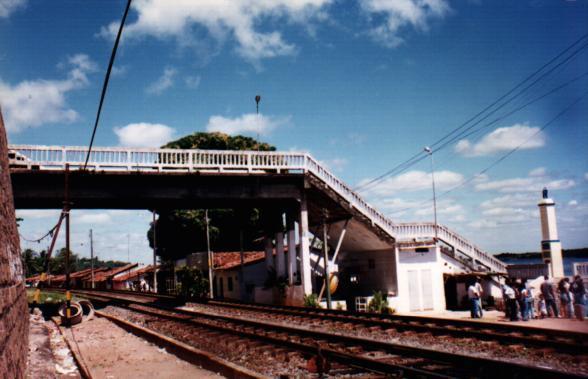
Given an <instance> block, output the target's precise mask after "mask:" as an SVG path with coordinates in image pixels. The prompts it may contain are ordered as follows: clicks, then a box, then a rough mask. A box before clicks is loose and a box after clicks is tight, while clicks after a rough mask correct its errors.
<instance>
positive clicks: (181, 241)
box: [147, 132, 276, 260]
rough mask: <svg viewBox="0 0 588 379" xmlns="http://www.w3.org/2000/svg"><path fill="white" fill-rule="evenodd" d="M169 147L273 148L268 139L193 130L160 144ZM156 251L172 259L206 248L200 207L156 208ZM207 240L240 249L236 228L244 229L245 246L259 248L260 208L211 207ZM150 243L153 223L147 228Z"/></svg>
mask: <svg viewBox="0 0 588 379" xmlns="http://www.w3.org/2000/svg"><path fill="white" fill-rule="evenodd" d="M163 148H171V149H204V150H260V151H274V150H276V148H275V147H274V146H271V145H269V144H267V143H259V142H258V141H256V140H255V139H253V138H250V137H245V136H229V135H227V134H224V133H202V132H198V133H194V134H190V135H188V136H185V137H182V138H180V139H177V140H175V141H171V142H169V143H167V144H165V145H164V146H163ZM158 213H159V220H158V222H157V251H156V254H157V255H158V256H160V257H161V258H162V259H164V260H168V259H169V260H175V259H180V258H183V257H185V256H186V255H188V254H191V253H194V252H197V251H206V249H207V246H206V220H205V217H204V210H203V209H195V210H167V211H158ZM208 217H209V219H210V227H209V229H210V244H211V248H212V249H213V250H215V251H237V250H239V247H240V246H239V232H240V229H243V233H244V235H243V242H244V248H245V250H256V249H260V248H261V246H260V242H257V243H254V242H252V241H254V240H255V239H257V238H258V237H259V236H260V235H261V231H262V229H263V228H262V226H261V225H260V212H259V210H258V209H249V210H240V211H236V210H232V209H210V210H209V211H208ZM147 238H148V240H149V244H150V246H151V247H153V225H152V226H151V228H150V229H149V231H148V232H147Z"/></svg>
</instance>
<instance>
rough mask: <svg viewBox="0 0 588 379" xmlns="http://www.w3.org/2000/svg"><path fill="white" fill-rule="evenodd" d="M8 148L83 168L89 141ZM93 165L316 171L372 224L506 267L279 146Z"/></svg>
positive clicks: (133, 152) (94, 161) (42, 161)
mask: <svg viewBox="0 0 588 379" xmlns="http://www.w3.org/2000/svg"><path fill="white" fill-rule="evenodd" d="M9 150H10V151H12V152H14V153H15V154H16V155H17V160H16V161H15V165H21V166H23V165H24V166H26V167H28V168H30V167H31V166H37V167H39V168H40V169H49V170H50V169H64V168H65V164H66V163H68V164H69V165H70V167H71V169H73V170H75V169H81V168H82V166H83V164H84V160H85V156H86V153H87V151H88V148H87V147H84V146H67V147H66V146H37V145H10V146H9ZM88 167H90V168H93V169H95V170H98V169H100V170H120V169H124V170H129V171H132V170H142V171H166V170H173V171H188V172H193V171H197V170H216V171H219V172H223V171H227V172H231V171H233V172H234V171H235V170H243V171H247V172H253V171H255V172H259V171H262V172H263V171H265V170H272V171H273V170H277V171H278V172H280V171H281V170H289V171H293V170H296V171H302V172H305V173H311V174H313V175H314V176H316V177H317V178H318V179H320V180H321V181H323V182H324V183H325V184H327V185H328V186H329V187H331V188H332V189H333V190H335V192H336V193H338V194H339V195H340V196H341V197H342V198H343V199H345V201H347V202H348V203H349V204H350V205H351V207H353V208H355V209H357V210H359V211H360V212H361V213H363V214H364V215H366V216H368V218H369V219H370V220H371V221H372V223H373V224H374V225H376V226H378V227H379V228H381V229H382V230H384V231H385V232H386V233H388V234H389V235H391V236H392V237H394V238H395V239H399V240H402V239H410V238H422V237H428V238H432V237H433V236H435V235H437V236H438V238H439V239H441V240H443V241H445V242H446V243H448V244H450V245H452V246H453V247H454V248H456V249H459V250H460V251H462V252H463V253H464V254H466V255H468V256H470V257H471V258H473V259H477V260H478V261H480V262H481V263H482V264H484V265H487V266H488V267H489V268H490V269H491V270H492V271H496V272H506V265H505V264H504V263H503V262H501V261H499V260H498V259H496V258H494V257H492V256H491V255H489V254H487V253H485V252H484V251H482V250H481V249H480V248H478V247H477V246H476V245H474V244H472V243H470V242H469V241H468V240H466V239H465V238H464V237H462V236H460V235H459V234H458V233H456V232H454V231H452V230H450V229H449V228H447V227H446V226H443V225H438V226H437V227H436V228H437V230H436V231H437V233H435V225H434V224H432V223H410V224H395V223H394V222H392V220H390V219H389V218H388V217H386V216H385V215H384V214H382V213H380V212H379V211H378V210H377V209H376V208H375V207H373V206H372V205H370V204H369V203H368V202H367V201H365V200H364V199H363V198H362V197H361V196H359V195H358V194H357V193H356V192H355V191H353V190H352V189H351V188H350V187H349V186H348V185H347V184H345V183H344V182H343V181H342V180H340V179H339V178H337V177H336V176H335V175H334V174H332V173H331V172H330V171H329V170H328V169H326V168H325V167H324V166H323V165H322V164H321V163H320V162H318V161H317V160H316V159H314V158H313V157H312V156H311V155H310V154H308V153H299V152H279V151H236V150H182V149H156V148H126V147H94V148H93V149H92V153H91V154H90V159H89V161H88Z"/></svg>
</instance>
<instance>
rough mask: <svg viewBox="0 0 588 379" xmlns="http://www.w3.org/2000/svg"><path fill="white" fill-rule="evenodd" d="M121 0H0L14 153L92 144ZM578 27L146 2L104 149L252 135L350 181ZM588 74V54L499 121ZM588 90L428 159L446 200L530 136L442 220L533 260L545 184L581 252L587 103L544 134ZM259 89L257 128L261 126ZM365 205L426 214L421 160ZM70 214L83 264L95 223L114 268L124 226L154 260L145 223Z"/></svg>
mask: <svg viewBox="0 0 588 379" xmlns="http://www.w3.org/2000/svg"><path fill="white" fill-rule="evenodd" d="M124 3H125V2H124V1H90V0H88V1H85V2H83V3H80V2H78V1H52V2H43V1H32V0H28V1H27V0H0V46H2V48H1V49H0V104H1V105H2V108H3V113H4V117H5V121H6V124H7V127H8V130H9V141H10V143H14V144H47V145H55V144H59V145H87V144H88V142H89V138H90V132H91V130H90V128H91V125H92V124H93V118H94V116H95V112H96V108H97V103H98V99H99V94H100V90H101V85H102V80H103V77H104V72H105V69H106V64H107V62H108V59H109V57H110V51H111V48H112V43H113V34H112V31H113V28H114V30H116V26H117V23H118V22H119V20H120V17H121V16H122V12H123V8H124V5H125V4H124ZM183 3H185V4H183ZM182 4H183V5H182ZM586 19H588V3H587V2H586V1H540V0H533V1H516V2H513V1H499V0H493V1H487V0H479V1H449V0H349V1H337V0H296V1H285V0H276V1H246V0H239V1H237V0H233V1H223V0H214V1H198V2H196V1H194V2H174V1H163V0H160V1H155V0H149V1H147V0H142V1H141V0H135V1H134V2H133V8H132V10H131V13H130V14H129V18H128V20H127V24H126V27H125V28H126V29H125V32H124V33H123V40H122V43H121V46H120V49H119V52H118V55H117V59H116V63H115V71H114V74H113V76H112V77H111V81H110V86H109V91H108V95H107V99H106V103H105V107H104V109H103V113H102V119H101V124H100V128H99V130H98V134H97V139H96V145H98V146H112V145H126V146H158V145H160V144H163V143H165V142H166V141H167V140H169V139H171V138H175V137H180V136H183V135H186V134H189V133H192V132H194V131H205V130H221V131H225V132H229V133H233V134H238V133H241V134H246V135H250V136H255V135H256V133H257V131H259V132H260V133H261V134H262V138H263V139H264V140H266V141H268V142H270V143H272V144H274V145H276V146H277V147H278V149H280V150H301V151H309V152H310V153H311V154H312V155H313V156H315V157H316V158H318V159H319V160H321V161H323V162H324V163H325V164H326V165H328V166H329V167H330V168H331V169H332V171H333V172H334V173H335V174H336V175H338V176H339V177H341V178H342V179H343V180H345V181H346V182H348V183H350V184H351V185H352V186H357V185H359V184H361V183H365V182H367V181H368V180H370V179H372V178H374V177H377V176H378V175H380V174H382V173H384V172H386V171H387V170H389V169H391V168H392V167H394V166H396V165H397V164H398V163H401V162H403V161H405V160H406V159H408V158H410V157H411V156H412V155H413V154H416V153H418V152H420V151H422V149H423V147H424V146H427V145H429V144H432V143H433V142H434V141H436V140H437V139H439V138H441V137H443V136H444V135H445V134H446V133H449V132H450V131H451V130H453V129H454V128H455V127H457V126H459V125H460V124H461V123H463V122H465V121H466V120H467V119H469V118H470V117H472V116H473V115H475V114H476V113H477V112H479V111H480V110H482V109H483V108H484V107H485V106H487V105H488V104H490V103H491V102H492V101H494V100H495V99H496V98H498V97H499V96H501V95H502V94H504V93H505V92H507V91H508V90H509V89H510V88H512V87H513V86H514V85H515V84H516V83H518V82H520V81H521V80H522V79H523V78H525V77H526V76H527V75H529V74H530V73H532V72H533V71H535V70H536V69H538V68H539V67H540V66H541V65H543V64H544V63H546V62H547V61H548V60H549V59H551V58H552V57H554V56H555V55H556V54H558V53H559V52H561V51H562V50H563V49H564V48H566V47H567V46H569V45H570V44H572V43H573V42H574V41H576V40H577V39H578V38H580V37H581V36H583V35H584V34H586V33H588V23H586V21H585V20H586ZM584 42H586V41H584ZM586 71H588V48H585V49H582V50H580V51H579V52H578V54H577V55H576V56H575V57H574V58H573V59H571V60H570V61H569V62H568V63H567V64H565V65H563V66H562V67H560V68H559V69H557V70H556V71H554V73H553V74H551V75H549V76H547V77H545V79H544V80H541V81H540V82H539V83H537V85H536V86H534V87H532V88H531V89H530V90H529V91H528V92H526V93H525V95H524V97H523V99H522V100H519V102H518V103H514V105H509V107H506V108H505V109H504V110H503V111H501V112H498V113H497V115H500V114H502V113H504V112H506V111H507V110H509V109H511V108H513V107H514V106H516V104H521V103H522V102H524V100H526V99H527V100H528V99H532V98H533V97H536V96H539V95H541V94H543V93H545V92H547V91H549V90H550V89H552V88H554V87H557V86H558V85H560V84H563V83H566V82H567V81H570V80H571V79H573V78H575V77H578V76H580V75H582V74H584V73H585V72H586ZM586 88H588V78H587V77H586V76H584V77H582V78H581V79H578V80H576V81H575V82H573V83H571V84H569V85H568V86H566V87H565V88H562V89H561V90H559V91H557V92H556V93H554V94H552V95H550V96H548V97H546V98H545V99H543V100H541V101H538V102H536V103H534V104H532V105H530V106H529V107H527V108H525V109H523V110H521V111H518V112H515V113H514V114H512V115H511V116H509V117H505V118H504V119H502V120H500V121H499V122H497V123H495V124H492V125H489V126H488V127H487V128H484V129H483V130H481V131H480V132H479V133H477V134H474V135H472V136H469V137H467V138H465V140H467V141H455V142H456V143H453V144H451V145H449V146H447V147H446V148H445V149H443V150H439V151H435V152H434V157H435V160H436V171H437V174H436V179H437V182H438V183H437V184H438V189H439V193H443V192H445V191H446V190H448V189H450V188H453V187H455V186H458V185H460V184H461V183H463V182H464V180H467V179H468V178H470V177H471V175H474V174H476V173H478V172H480V171H481V170H483V169H484V168H486V167H487V166H489V165H490V164H491V163H492V162H494V161H495V160H496V159H498V158H499V157H500V156H502V155H503V154H505V153H506V152H508V151H509V150H510V149H512V148H513V147H515V146H518V145H520V144H522V143H524V145H522V147H521V149H520V150H519V151H517V152H516V153H514V154H513V155H512V156H510V157H509V158H508V159H506V160H505V161H504V162H501V163H500V164H499V165H497V166H496V167H494V168H492V169H491V170H489V171H488V172H486V173H485V175H482V176H480V177H477V178H476V180H474V181H472V182H469V183H468V184H466V185H463V186H462V187H460V188H459V189H457V190H455V191H453V192H451V193H449V194H447V195H444V196H441V197H440V198H439V208H438V209H439V221H440V223H443V224H446V225H448V226H450V227H452V228H453V229H456V230H457V231H459V232H460V233H462V234H463V235H465V236H466V237H468V238H470V239H471V240H473V241H474V242H475V243H476V244H478V245H479V246H481V247H482V248H484V249H486V250H488V251H490V252H501V251H529V250H537V249H538V248H539V241H540V234H539V219H538V210H537V208H536V201H537V200H538V198H539V197H540V192H539V191H540V189H541V188H542V187H543V186H545V185H547V186H548V187H550V189H551V193H552V196H553V197H554V198H555V200H556V202H557V203H558V216H559V228H560V234H561V239H562V243H563V246H564V248H572V247H584V246H588V237H586V236H588V230H587V229H588V227H587V222H586V221H587V220H588V191H587V184H588V154H587V153H586V147H585V146H586V143H587V142H588V130H587V121H586V120H588V101H587V100H586V99H583V100H581V101H580V102H579V103H577V104H576V105H575V106H574V107H573V108H571V109H570V110H569V111H568V112H566V113H565V114H564V115H562V116H561V117H560V118H558V119H557V120H556V121H555V122H554V123H553V124H552V125H550V126H549V127H548V128H547V129H545V130H544V131H543V132H538V128H540V127H542V126H543V125H544V124H545V123H547V122H548V121H549V120H550V119H552V118H553V117H554V116H555V115H556V114H558V113H559V112H560V111H562V110H563V109H564V108H566V107H567V106H568V105H569V104H571V103H572V102H573V101H574V100H575V99H577V98H578V97H580V96H582V95H583V94H584V91H586ZM256 94H260V95H261V96H262V100H261V104H260V111H261V114H262V116H261V119H260V120H259V122H258V123H255V122H252V121H251V120H254V119H255V118H254V117H253V116H252V114H253V113H254V112H255V102H254V96H255V95H256ZM493 118H494V117H491V118H489V119H488V121H490V120H492V119H493ZM362 194H364V195H365V197H366V198H367V199H368V200H369V201H370V202H371V203H373V204H374V205H375V206H377V207H378V208H379V209H381V210H382V211H383V212H384V213H386V214H388V215H389V216H390V217H391V218H392V219H393V220H395V221H398V222H402V221H429V220H432V205H431V202H430V201H429V200H430V199H431V197H432V196H431V186H430V176H429V161H428V160H423V161H422V162H420V163H419V164H416V165H414V166H411V167H409V168H408V169H407V170H405V171H403V172H400V173H397V175H393V176H390V177H387V178H386V179H385V180H383V181H381V182H379V183H377V185H375V186H372V187H369V188H368V189H366V190H365V191H363V192H362ZM20 214H21V215H22V216H23V217H25V221H24V222H23V225H22V226H21V232H22V234H23V235H25V236H26V237H29V238H30V237H34V236H38V235H41V234H43V233H44V231H46V230H47V229H48V228H49V227H50V226H51V225H52V224H53V223H54V220H55V219H56V216H55V212H53V211H24V212H20ZM76 217H78V219H77V224H76V225H77V226H76V227H75V229H74V231H73V232H74V239H75V241H76V242H75V244H77V246H79V252H80V253H82V254H86V250H87V246H86V245H83V246H82V245H81V244H82V243H84V241H85V240H87V237H86V236H87V233H88V229H89V228H90V227H92V228H94V229H95V230H96V232H95V233H96V235H97V237H96V238H97V244H102V247H101V249H100V248H99V250H101V254H103V255H105V257H107V258H126V254H127V234H129V235H130V241H131V242H130V248H131V250H132V252H133V254H135V255H136V257H137V258H138V259H139V260H141V261H147V260H148V256H149V251H148V249H147V245H146V241H145V238H144V235H145V231H146V229H147V224H148V222H149V219H150V216H149V215H148V214H147V213H146V212H143V211H78V215H77V216H76ZM112 221H116V222H117V223H121V224H123V225H125V226H124V228H126V230H124V231H123V232H121V231H120V230H121V229H120V227H113V226H112V225H111V222H112ZM124 228H123V229H124ZM46 242H47V241H44V242H43V243H44V244H45V243H46ZM75 244H74V245H75ZM29 245H30V244H27V243H24V246H29ZM30 246H32V247H35V248H44V245H43V244H41V245H37V244H32V245H30ZM75 246H76V245H75ZM75 246H74V250H75Z"/></svg>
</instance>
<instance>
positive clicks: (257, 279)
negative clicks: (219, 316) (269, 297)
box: [214, 261, 267, 301]
mask: <svg viewBox="0 0 588 379" xmlns="http://www.w3.org/2000/svg"><path fill="white" fill-rule="evenodd" d="M243 274H244V275H243V276H244V278H245V288H246V289H247V288H248V287H249V288H251V292H249V293H247V294H246V295H247V299H244V300H249V301H252V300H254V299H253V297H254V295H253V289H252V287H263V284H264V282H265V280H266V278H267V269H266V267H265V261H260V262H256V263H252V264H251V263H250V264H246V265H245V267H243ZM214 277H215V278H214V280H215V282H216V285H215V286H216V294H217V295H220V284H219V280H220V278H222V280H223V295H224V297H225V298H228V299H235V300H239V299H240V293H241V292H240V289H239V267H238V266H237V267H235V268H232V269H229V270H216V271H215V272H214ZM229 278H232V279H231V280H232V282H233V289H232V291H231V290H229Z"/></svg>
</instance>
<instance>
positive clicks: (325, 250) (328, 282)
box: [323, 214, 331, 309]
mask: <svg viewBox="0 0 588 379" xmlns="http://www.w3.org/2000/svg"><path fill="white" fill-rule="evenodd" d="M328 238H329V233H328V232H327V216H326V214H325V216H324V219H323V254H324V260H325V289H326V290H327V308H328V309H331V273H330V270H329V244H328Z"/></svg>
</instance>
